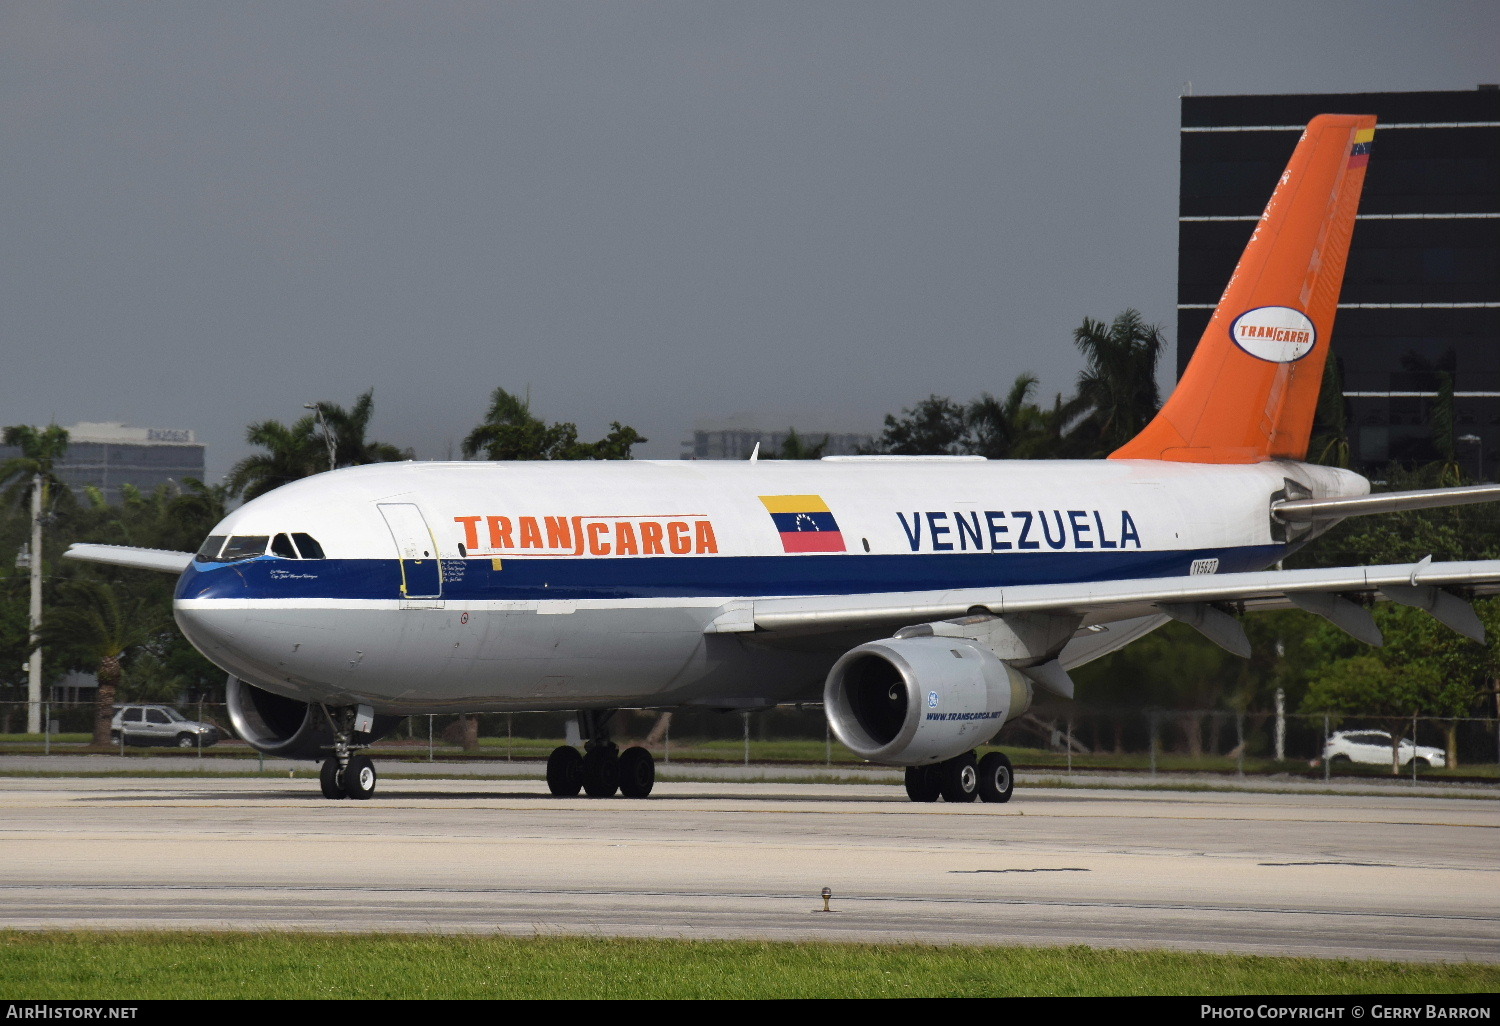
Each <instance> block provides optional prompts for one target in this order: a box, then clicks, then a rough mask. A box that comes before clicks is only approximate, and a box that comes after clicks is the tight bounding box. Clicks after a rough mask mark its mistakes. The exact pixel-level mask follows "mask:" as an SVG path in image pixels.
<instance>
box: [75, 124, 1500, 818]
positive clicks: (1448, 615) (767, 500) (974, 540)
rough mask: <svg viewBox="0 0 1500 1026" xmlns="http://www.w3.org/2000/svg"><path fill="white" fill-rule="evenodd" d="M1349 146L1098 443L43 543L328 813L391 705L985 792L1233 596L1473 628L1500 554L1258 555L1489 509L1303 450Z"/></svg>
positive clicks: (642, 464) (361, 469)
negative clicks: (1182, 359)
mask: <svg viewBox="0 0 1500 1026" xmlns="http://www.w3.org/2000/svg"><path fill="white" fill-rule="evenodd" d="M1374 134H1375V119H1374V118H1373V117H1371V116H1365V115H1321V116H1319V117H1317V118H1315V119H1314V120H1313V121H1312V122H1311V123H1310V124H1309V125H1308V127H1307V129H1306V130H1305V131H1304V132H1303V134H1302V136H1301V138H1300V140H1299V142H1298V144H1297V146H1296V149H1295V151H1294V153H1293V155H1292V157H1291V161H1290V163H1289V164H1288V165H1287V168H1286V170H1285V172H1284V173H1283V174H1282V176H1281V178H1280V180H1279V182H1278V184H1277V185H1276V187H1275V190H1274V193H1273V195H1272V196H1271V199H1270V202H1269V204H1268V205H1267V207H1266V209H1265V212H1264V214H1263V215H1262V216H1261V218H1260V220H1259V222H1258V224H1257V225H1256V227H1255V230H1254V233H1253V234H1252V236H1251V238H1250V241H1249V243H1248V244H1247V246H1246V248H1245V250H1244V253H1243V254H1242V256H1241V258H1240V261H1239V264H1238V266H1237V267H1236V269H1235V271H1234V274H1233V276H1232V277H1231V279H1230V281H1229V283H1228V287H1227V288H1226V289H1225V291H1224V293H1223V296H1222V298H1221V300H1220V302H1219V304H1218V306H1217V308H1216V310H1215V311H1214V313H1213V315H1212V318H1211V320H1210V321H1209V324H1208V327H1207V329H1206V331H1205V333H1204V336H1203V339H1202V341H1201V342H1200V344H1199V346H1198V348H1197V350H1196V351H1195V353H1194V355H1193V358H1192V361H1191V363H1190V364H1189V366H1188V367H1187V368H1186V370H1185V372H1184V373H1183V376H1182V378H1181V380H1180V382H1179V383H1178V385H1177V387H1176V389H1175V390H1174V391H1173V393H1172V395H1171V396H1170V397H1169V398H1168V400H1167V402H1166V403H1165V404H1164V406H1163V407H1162V409H1161V411H1160V413H1159V414H1158V415H1157V416H1156V418H1155V419H1154V420H1153V421H1151V422H1150V423H1149V424H1148V425H1147V426H1146V427H1145V429H1144V430H1143V431H1142V432H1141V433H1140V434H1139V435H1138V436H1137V437H1136V438H1134V439H1133V440H1132V441H1130V442H1129V443H1127V444H1126V445H1125V446H1124V447H1123V448H1121V449H1119V450H1118V451H1116V452H1114V453H1112V454H1111V455H1110V456H1109V457H1108V458H1107V459H1103V460H1094V461H1078V460H1067V461H1061V460H1054V461H990V460H985V459H982V458H977V457H974V458H971V457H962V456H958V457H932V458H927V457H888V456H868V457H828V458H824V459H822V460H818V461H773V460H765V461H761V460H754V459H752V460H746V461H736V462H696V461H645V460H640V461H619V462H615V461H599V462H532V463H526V462H510V463H487V462H433V463H427V462H407V463H382V464H375V465H369V466H358V467H351V468H347V469H341V470H334V471H331V472H329V473H325V474H320V475H317V476H315V477H310V478H306V479H303V480H300V481H296V482H293V483H291V484H288V485H286V486H284V487H281V488H279V489H276V490H275V491H273V492H270V493H268V494H266V495H264V496H262V497H260V498H257V499H255V500H253V501H251V502H248V503H246V504H244V505H243V506H241V507H240V508H238V509H236V510H234V511H233V512H231V513H230V514H229V515H228V516H226V517H225V518H224V520H223V521H222V522H221V523H220V524H219V525H218V526H217V527H216V528H214V530H213V532H212V534H210V536H209V537H208V538H207V539H206V540H205V541H204V542H203V545H202V546H201V547H200V548H199V549H198V551H197V552H196V553H186V552H163V551H158V550H149V549H137V548H128V547H123V546H104V545H93V544H77V545H74V546H72V547H71V548H70V550H69V552H68V555H69V556H71V557H73V558H76V559H84V560H93V561H97V562H103V563H112V564H116V565H122V566H131V567H141V568H147V569H155V570H161V571H166V572H170V573H174V574H178V575H179V578H178V582H177V587H176V592H175V598H174V613H175V617H176V620H177V623H178V625H179V626H180V627H181V629H182V632H183V633H184V634H185V635H186V636H187V638H188V639H189V640H190V641H191V642H192V643H193V645H195V646H196V647H197V648H198V649H199V651H201V652H202V653H203V654H204V655H205V656H207V657H208V658H209V659H210V660H212V661H213V662H214V663H216V664H217V665H218V666H220V667H221V668H223V669H224V670H225V671H226V672H227V673H228V674H229V675H230V679H229V684H228V694H227V698H228V705H229V711H230V717H231V720H232V722H233V725H234V728H235V730H236V732H237V733H238V734H239V736H240V737H241V738H243V739H244V740H245V741H247V742H249V743H250V744H251V745H252V746H254V747H255V748H256V749H258V750H260V751H261V752H263V753H265V754H268V755H274V756H284V757H287V758H291V759H304V760H313V761H317V762H320V763H321V773H320V779H321V787H322V793H323V795H324V796H325V797H327V798H330V799H344V798H355V799H364V798H369V797H370V796H371V795H372V794H373V793H374V790H375V786H376V780H377V774H376V769H375V764H374V762H373V761H372V760H371V759H370V757H369V755H368V754H367V750H368V749H369V747H370V745H371V744H372V743H373V742H375V741H376V740H378V739H379V738H381V737H382V736H384V735H386V734H388V733H389V732H390V731H392V730H393V729H394V728H395V727H396V726H397V725H398V724H399V723H400V722H401V720H402V718H403V717H406V716H410V715H417V714H423V713H478V712H497V711H516V712H519V711H542V710H565V711H568V712H572V713H576V715H577V718H578V723H579V726H580V737H581V740H582V749H583V750H582V751H581V752H580V751H579V750H578V749H577V748H575V747H572V746H568V745H564V746H562V747H559V748H558V749H556V750H555V751H554V752H553V753H552V754H551V756H550V757H549V758H548V760H547V770H546V780H547V785H548V788H549V790H550V791H551V793H552V794H555V795H559V796H576V795H577V794H578V793H579V792H580V790H582V791H584V792H586V793H587V794H588V795H590V796H594V797H607V796H612V795H615V794H617V793H618V794H622V795H624V796H627V797H645V796H646V795H648V794H650V792H651V790H652V788H653V784H654V781H655V767H654V764H653V761H652V756H651V754H650V752H648V751H647V750H646V749H645V748H641V747H629V748H626V749H625V750H624V751H621V750H620V749H619V747H618V746H617V745H616V743H615V741H614V740H613V739H612V736H611V732H610V722H611V717H612V716H614V715H615V714H616V713H617V712H618V711H619V710H622V709H636V708H648V709H672V708H684V707H710V708H716V709H738V710H745V709H763V708H768V707H771V706H775V705H778V704H782V703H795V702H817V701H819V700H821V702H822V703H823V707H824V709H825V711H826V715H827V717H828V721H829V724H830V726H831V728H832V730H833V732H834V734H835V735H837V737H838V739H839V741H840V742H842V743H843V744H844V745H846V746H847V747H848V748H849V749H851V750H852V751H853V752H854V753H855V754H856V755H858V756H860V757H861V758H863V759H865V760H867V761H869V762H872V763H878V764H884V765H889V766H899V767H905V782H906V790H907V794H908V796H909V797H910V798H911V799H912V800H914V801H923V802H931V801H936V800H938V799H939V798H942V799H943V800H945V801H949V802H965V801H972V800H974V799H976V798H979V799H983V800H985V801H991V802H1004V801H1007V800H1008V799H1009V798H1010V797H1011V794H1012V791H1013V773H1012V767H1011V764H1010V762H1009V761H1008V760H1007V759H1006V757H1005V756H1004V754H1002V753H999V752H991V753H989V754H987V755H985V756H984V757H983V758H982V759H980V758H977V756H976V749H977V748H978V747H979V746H981V745H983V744H985V743H986V742H988V741H989V740H990V739H992V738H993V737H994V736H995V734H996V733H997V732H998V731H999V730H1000V728H1001V727H1002V726H1003V725H1004V724H1005V723H1006V721H1007V720H1009V719H1012V718H1014V717H1016V716H1019V715H1021V714H1022V713H1024V712H1025V711H1026V709H1027V708H1028V707H1029V706H1030V704H1031V702H1032V699H1033V697H1034V694H1035V689H1036V688H1038V687H1040V688H1044V689H1047V690H1049V691H1051V692H1054V693H1056V694H1059V695H1063V696H1067V697H1071V696H1072V694H1073V682H1072V679H1071V678H1070V676H1069V673H1068V671H1069V670H1070V669H1072V668H1074V667H1076V666H1079V665H1081V664H1083V663H1086V662H1088V661H1089V660H1091V659H1096V658H1098V657H1099V656H1102V655H1104V654H1106V653H1108V652H1111V651H1114V650H1116V649H1118V648H1120V647H1122V646H1124V645H1127V644H1129V643H1130V642H1131V641H1134V640H1136V639H1138V638H1140V637H1141V636H1143V635H1144V634H1146V633H1147V632H1149V631H1151V630H1154V629H1155V628H1157V627H1159V626H1161V625H1162V624H1163V623H1166V622H1167V621H1169V620H1179V621H1182V622H1184V623H1187V624H1190V625H1191V626H1193V627H1194V628H1196V629H1197V630H1199V631H1200V632H1202V633H1203V634H1204V635H1205V636H1207V637H1208V638H1210V639H1212V640H1213V641H1214V642H1216V643H1218V644H1219V645H1221V646H1223V647H1224V648H1226V649H1228V650H1230V651H1232V652H1235V653H1237V654H1240V655H1248V654H1249V648H1250V646H1249V642H1248V640H1247V638H1246V634H1245V631H1244V628H1243V626H1242V623H1241V619H1240V617H1241V616H1242V615H1243V614H1245V613H1246V612H1251V611H1254V610H1260V609H1278V608H1293V607H1295V608H1300V609H1304V610H1308V611H1310V612H1313V613H1316V614H1318V615H1320V616H1323V617H1325V618H1327V619H1328V620H1329V621H1331V622H1333V623H1334V624H1337V625H1338V626H1339V627H1341V628H1343V629H1344V630H1346V631H1347V632H1348V633H1350V634H1351V635H1353V636H1354V637H1356V638H1359V639H1361V640H1363V641H1366V642H1368V643H1370V644H1380V643H1381V641H1382V639H1381V636H1380V632H1379V630H1378V628H1377V626H1376V624H1375V621H1374V619H1373V618H1372V617H1371V615H1370V606H1371V605H1372V604H1373V603H1374V602H1378V601H1391V602H1397V603H1403V604H1406V605H1410V606H1416V607H1419V608H1422V609H1425V610H1427V611H1428V612H1430V613H1431V614H1432V615H1433V616H1435V617H1437V618H1438V619H1439V620H1441V621H1442V622H1444V623H1446V624H1448V625H1449V626H1451V627H1452V628H1454V629H1455V630H1458V631H1460V632H1462V633H1464V634H1466V635H1468V636H1470V637H1474V638H1482V637H1483V628H1482V627H1481V626H1480V623H1479V620H1478V617H1477V616H1476V614H1475V612H1474V610H1473V608H1472V606H1471V605H1470V604H1469V602H1468V599H1469V598H1471V597H1472V596H1474V595H1476V594H1488V593H1492V592H1494V591H1497V590H1500V561H1485V562H1432V561H1431V559H1430V558H1429V559H1426V560H1423V561H1421V562H1420V563H1417V564H1414V565H1401V566H1366V567H1341V568H1334V569H1326V570H1291V571H1282V570H1276V569H1267V568H1268V567H1273V566H1274V565H1275V564H1277V563H1278V561H1280V560H1281V559H1282V558H1283V557H1285V556H1286V555H1287V554H1288V553H1290V552H1292V551H1294V550H1295V549H1297V548H1299V547H1300V546H1302V545H1304V544H1306V543H1307V542H1308V541H1309V540H1311V539H1312V538H1314V537H1315V536H1317V535H1318V534H1320V533H1322V532H1323V531H1325V530H1327V529H1328V528H1329V527H1330V526H1332V525H1333V524H1335V523H1337V522H1338V521H1340V520H1342V519H1344V518H1346V517H1350V516H1359V515H1364V514H1369V513H1378V512H1383V511H1389V510H1401V509H1415V508H1422V507H1432V506H1442V505H1453V504H1457V503H1463V502H1477V501H1490V500H1494V499H1496V498H1500V486H1472V487H1468V488H1455V489H1434V490H1430V491H1418V492H1392V493H1381V494H1370V486H1369V482H1368V481H1366V480H1365V479H1364V478H1363V477H1361V476H1359V475H1358V474H1355V473H1352V472H1350V471H1348V470H1343V469H1339V468H1336V467H1325V466H1318V465H1314V464H1310V463H1307V462H1305V459H1306V455H1307V448H1308V441H1309V435H1310V432H1311V429H1312V421H1313V413H1314V408H1315V406H1316V404H1317V398H1318V391H1319V386H1320V384H1321V382H1322V378H1323V368H1324V363H1325V361H1326V359H1327V357H1328V351H1329V340H1330V337H1331V335H1332V330H1333V323H1334V316H1335V313H1336V312H1337V307H1338V296H1339V290H1340V287H1341V284H1342V280H1343V274H1344V264H1345V260H1346V257H1347V254H1348V249H1349V240H1350V237H1351V235H1352V233H1353V229H1354V223H1355V212H1356V208H1357V206H1358V202H1359V196H1360V191H1361V189H1362V187H1363V183H1364V177H1365V166H1366V163H1367V161H1368V159H1369V152H1370V147H1371V144H1372V141H1373V138H1374Z"/></svg>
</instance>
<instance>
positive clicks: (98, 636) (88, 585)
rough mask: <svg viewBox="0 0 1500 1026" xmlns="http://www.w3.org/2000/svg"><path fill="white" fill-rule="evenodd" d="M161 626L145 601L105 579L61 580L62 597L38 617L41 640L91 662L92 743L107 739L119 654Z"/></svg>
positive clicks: (151, 636)
mask: <svg viewBox="0 0 1500 1026" xmlns="http://www.w3.org/2000/svg"><path fill="white" fill-rule="evenodd" d="M165 626H166V625H165V624H164V623H163V622H162V621H161V619H160V614H159V613H156V612H154V611H153V610H151V608H150V607H149V606H148V605H147V604H146V603H145V602H143V601H141V600H140V599H138V598H134V597H132V596H130V595H128V594H126V593H124V592H122V591H117V590H116V589H115V587H114V586H113V585H111V584H106V583H104V582H103V581H93V580H87V579H80V580H75V581H70V582H68V583H67V584H66V585H64V590H63V595H62V601H61V602H59V603H58V604H57V605H56V606H54V607H53V609H52V610H51V611H50V612H48V613H47V616H46V618H45V619H43V621H42V625H41V629H40V631H39V632H38V633H39V636H40V638H41V640H42V643H43V644H46V645H48V646H49V647H55V648H57V649H59V650H62V651H65V652H66V653H68V657H70V658H71V660H72V661H73V663H74V664H75V665H77V666H80V667H84V666H87V667H94V668H96V669H95V673H96V674H97V675H98V678H99V691H98V697H97V704H96V705H95V707H94V739H93V743H94V744H95V745H100V746H103V745H107V744H109V726H110V721H111V720H112V719H113V718H114V707H115V693H116V691H117V690H118V689H119V687H120V682H121V680H122V679H123V677H124V670H123V668H122V666H121V660H122V659H123V658H124V657H125V655H126V654H127V653H129V652H130V651H132V650H133V649H136V648H139V647H141V646H143V645H145V644H146V643H148V642H149V641H151V640H153V639H154V638H155V637H156V636H157V635H158V634H159V633H160V632H161V631H162V629H163V628H164V627H165Z"/></svg>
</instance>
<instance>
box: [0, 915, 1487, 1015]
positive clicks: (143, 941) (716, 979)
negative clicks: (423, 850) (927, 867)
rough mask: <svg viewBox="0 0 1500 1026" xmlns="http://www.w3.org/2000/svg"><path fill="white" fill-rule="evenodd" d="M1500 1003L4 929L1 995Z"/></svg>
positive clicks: (1119, 963) (784, 947) (490, 942)
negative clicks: (1258, 997)
mask: <svg viewBox="0 0 1500 1026" xmlns="http://www.w3.org/2000/svg"><path fill="white" fill-rule="evenodd" d="M1495 991H1500V967H1497V966H1489V965H1480V964H1475V963H1460V964H1439V965H1430V964H1402V963H1393V962H1375V961H1357V960H1323V959H1305V958H1276V957H1263V956H1252V955H1209V954H1194V953H1184V952H1171V951H1115V950H1107V949H1097V948H1089V947H1083V946H1073V947H1053V948H1014V947H1009V948H1008V947H967V946H956V945H955V946H932V945H872V944H829V943H775V942H768V941H676V940H657V939H620V938H594V937H590V938H574V937H504V936H476V935H425V934H423V935H411V934H406V935H403V934H381V935H350V934H297V933H290V934H287V933H281V934H269V933H183V932H149V933H147V932H138V933H87V932H59V933H50V932H47V933H31V932H23V931H0V1000H47V999H50V1000H109V1001H130V1000H148V999H157V998H178V999H227V1000H236V999H247V998H248V999H267V998H272V999H309V998H312V999H320V998H321V999H329V998H332V999H391V998H395V999H424V1000H430V999H444V998H507V999H538V998H540V999H558V998H569V999H579V998H583V999H589V998H596V999H603V998H609V999H620V998H624V999H630V998H646V999H650V998H668V999H694V998H717V999H736V998H889V997H1007V996H1038V995H1058V996H1079V995H1100V996H1131V995H1188V996H1227V995H1238V994H1325V995H1343V994H1435V993H1494V992H1495Z"/></svg>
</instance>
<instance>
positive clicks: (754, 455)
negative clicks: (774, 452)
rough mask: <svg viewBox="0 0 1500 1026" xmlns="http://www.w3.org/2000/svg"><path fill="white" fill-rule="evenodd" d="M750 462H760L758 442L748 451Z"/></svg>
mask: <svg viewBox="0 0 1500 1026" xmlns="http://www.w3.org/2000/svg"><path fill="white" fill-rule="evenodd" d="M750 462H751V463H759V462H760V443H759V442H756V443H755V448H754V449H751V450H750Z"/></svg>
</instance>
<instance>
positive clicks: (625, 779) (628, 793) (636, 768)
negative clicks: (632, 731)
mask: <svg viewBox="0 0 1500 1026" xmlns="http://www.w3.org/2000/svg"><path fill="white" fill-rule="evenodd" d="M655 784H656V760H655V759H653V758H652V757H651V753H650V752H648V751H647V750H646V749H644V748H641V747H639V746H637V747H634V748H627V749H625V750H624V751H623V752H621V753H620V793H621V794H622V795H624V796H625V797H626V798H645V797H646V796H647V795H649V794H650V793H651V788H652V787H653V786H655Z"/></svg>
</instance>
